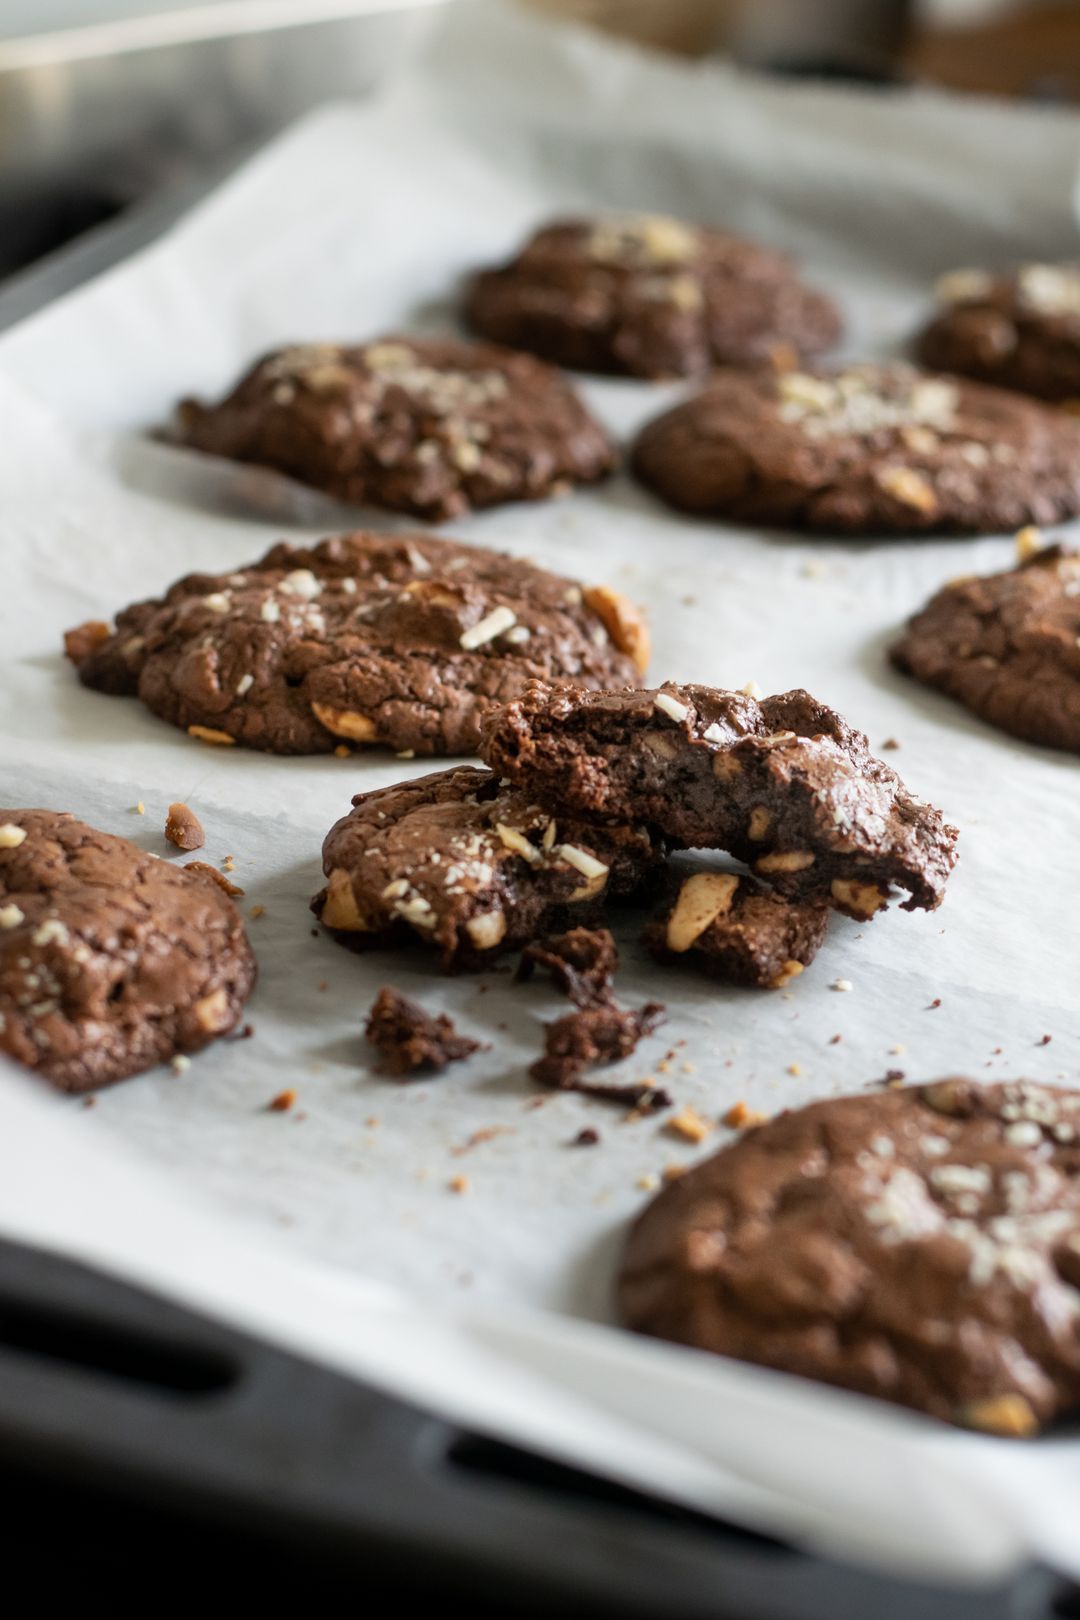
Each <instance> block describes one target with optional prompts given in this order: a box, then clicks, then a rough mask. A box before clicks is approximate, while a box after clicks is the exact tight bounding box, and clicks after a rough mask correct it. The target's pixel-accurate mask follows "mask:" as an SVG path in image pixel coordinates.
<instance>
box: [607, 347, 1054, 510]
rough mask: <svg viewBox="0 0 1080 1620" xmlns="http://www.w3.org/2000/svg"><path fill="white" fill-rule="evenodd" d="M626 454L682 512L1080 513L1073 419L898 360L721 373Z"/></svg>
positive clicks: (642, 476) (652, 424)
mask: <svg viewBox="0 0 1080 1620" xmlns="http://www.w3.org/2000/svg"><path fill="white" fill-rule="evenodd" d="M633 466H634V470H635V472H636V473H637V476H638V477H639V478H640V479H641V481H642V483H644V484H646V485H648V487H649V488H650V489H652V490H654V491H655V492H656V493H657V494H658V495H659V496H660V497H661V498H662V499H663V500H664V501H666V502H667V503H668V505H669V506H673V507H675V508H676V509H677V510H679V511H682V512H692V513H698V514H701V515H705V514H709V515H715V516H718V517H727V518H734V519H736V520H737V521H739V522H742V523H769V524H776V525H778V526H782V527H784V528H791V529H814V530H824V531H826V532H829V533H832V534H837V535H884V534H950V533H956V534H968V533H992V532H996V531H998V530H1005V529H1016V528H1019V527H1020V526H1021V525H1022V524H1025V523H1052V522H1056V521H1057V520H1058V519H1061V518H1066V517H1069V516H1071V515H1072V514H1073V513H1075V512H1077V511H1080V421H1076V420H1074V419H1072V418H1071V417H1069V416H1067V415H1066V414H1065V413H1064V412H1061V411H1055V410H1051V409H1050V408H1049V407H1048V406H1045V405H1040V404H1038V403H1036V402H1035V401H1034V400H1031V399H1024V398H1022V397H1021V396H1020V395H1018V394H1010V393H1007V392H1006V391H1005V390H1004V389H997V388H988V387H985V386H984V385H983V384H980V383H973V382H963V381H960V380H958V379H956V378H950V377H939V376H934V375H932V374H929V373H924V372H919V371H916V370H914V369H913V368H912V367H910V366H904V365H900V364H892V365H865V366H852V367H849V368H848V369H847V370H844V371H835V372H815V373H810V372H805V371H790V372H784V373H781V374H779V375H778V374H776V373H773V372H766V371H760V372H755V373H752V374H750V373H740V372H730V371H729V372H725V373H722V374H720V375H718V376H717V377H716V378H715V379H714V380H713V381H712V382H711V383H710V384H709V386H708V388H707V389H706V390H705V391H704V393H701V394H699V395H698V396H697V397H696V398H694V399H690V400H687V401H686V402H685V403H684V404H681V405H676V406H675V408H674V410H670V411H667V412H665V413H664V415H662V416H659V417H657V418H656V419H655V420H654V421H652V422H650V423H649V424H648V425H647V426H646V427H645V428H644V430H643V431H642V433H641V434H640V436H639V438H638V440H637V443H636V445H635V447H634V452H633Z"/></svg>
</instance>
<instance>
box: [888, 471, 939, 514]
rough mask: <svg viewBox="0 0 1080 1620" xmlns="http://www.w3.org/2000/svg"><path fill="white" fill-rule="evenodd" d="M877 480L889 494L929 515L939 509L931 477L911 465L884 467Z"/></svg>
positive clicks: (917, 510) (905, 504)
mask: <svg viewBox="0 0 1080 1620" xmlns="http://www.w3.org/2000/svg"><path fill="white" fill-rule="evenodd" d="M877 481H878V483H879V484H880V485H881V487H882V489H883V490H884V491H885V493H886V494H887V495H891V496H892V497H893V499H894V500H897V501H900V502H901V503H902V505H904V506H910V507H912V508H913V509H914V510H915V511H916V512H923V513H925V514H926V516H927V517H929V516H930V515H931V514H932V513H934V512H936V511H937V509H938V498H937V496H936V494H935V493H934V487H933V485H932V484H931V483H930V481H929V479H927V478H924V477H923V475H922V473H917V472H913V471H912V469H911V468H910V467H883V468H882V469H881V471H880V472H879V473H878V475H877Z"/></svg>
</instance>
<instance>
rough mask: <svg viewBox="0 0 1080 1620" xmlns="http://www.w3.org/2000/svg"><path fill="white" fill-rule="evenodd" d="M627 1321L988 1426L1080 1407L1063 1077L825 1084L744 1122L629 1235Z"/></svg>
mask: <svg viewBox="0 0 1080 1620" xmlns="http://www.w3.org/2000/svg"><path fill="white" fill-rule="evenodd" d="M619 1302H620V1307H621V1311H622V1315H623V1317H624V1319H625V1320H626V1322H627V1323H628V1324H629V1326H631V1327H633V1328H637V1329H639V1330H640V1331H642V1332H645V1333H651V1334H655V1335H656V1336H658V1337H660V1338H664V1339H674V1340H676V1341H678V1342H679V1343H681V1344H689V1345H694V1346H697V1347H698V1348H700V1349H704V1350H713V1351H716V1352H718V1353H719V1354H721V1355H728V1356H735V1357H737V1358H738V1359H740V1360H743V1361H754V1362H759V1363H761V1364H762V1365H764V1366H767V1367H775V1368H779V1369H780V1370H782V1371H784V1372H790V1373H798V1374H801V1375H802V1376H804V1377H807V1378H817V1379H821V1380H823V1381H824V1382H826V1383H829V1384H839V1385H842V1386H843V1387H844V1388H846V1389H852V1390H857V1391H859V1392H861V1393H862V1394H866V1395H878V1396H881V1397H883V1398H884V1399H886V1400H890V1401H896V1402H899V1403H901V1404H902V1405H904V1406H912V1407H917V1408H918V1409H920V1410H921V1411H924V1412H929V1413H931V1414H932V1415H934V1416H935V1417H941V1418H947V1419H950V1420H952V1421H954V1422H959V1423H966V1424H969V1425H971V1426H973V1427H975V1428H979V1429H984V1430H987V1431H989V1432H991V1433H1001V1434H1014V1435H1022V1434H1030V1433H1032V1432H1034V1430H1035V1429H1037V1428H1039V1427H1040V1426H1041V1425H1043V1424H1045V1423H1048V1422H1050V1421H1051V1420H1052V1419H1053V1418H1055V1417H1057V1416H1059V1415H1062V1414H1064V1413H1067V1412H1071V1411H1075V1410H1076V1409H1077V1408H1078V1407H1080V1095H1078V1094H1076V1093H1075V1092H1068V1091H1054V1090H1051V1089H1048V1088H1047V1087H1044V1086H1037V1085H1032V1084H1029V1083H1028V1082H1025V1081H1014V1082H1010V1083H1007V1084H1002V1085H992V1086H984V1087H981V1086H978V1085H976V1084H974V1083H973V1082H972V1081H968V1080H943V1081H938V1082H937V1083H936V1084H934V1085H929V1086H908V1087H904V1088H901V1089H897V1090H893V1091H886V1092H878V1093H874V1094H863V1095H861V1096H856V1097H839V1098H835V1099H831V1100H828V1101H826V1102H817V1103H812V1104H811V1105H810V1106H809V1107H808V1108H800V1109H799V1110H797V1112H794V1113H785V1114H781V1115H779V1116H778V1117H777V1118H776V1119H773V1120H771V1121H770V1122H769V1123H768V1124H766V1125H763V1126H761V1127H760V1128H758V1129H756V1130H752V1131H750V1132H748V1133H747V1134H746V1135H745V1136H743V1137H742V1138H741V1139H740V1140H739V1141H737V1142H735V1143H734V1144H733V1145H732V1146H730V1147H727V1148H725V1149H723V1150H722V1151H721V1152H720V1153H717V1154H716V1155H715V1156H714V1157H713V1158H710V1159H707V1160H706V1161H705V1162H704V1163H703V1164H699V1165H696V1166H695V1167H694V1168H693V1169H692V1170H690V1171H689V1172H688V1173H687V1174H686V1175H685V1176H682V1177H681V1178H680V1179H679V1180H677V1181H675V1182H672V1183H671V1184H670V1185H669V1186H667V1187H665V1189H664V1191H663V1192H662V1193H660V1195H659V1197H657V1198H656V1199H655V1200H654V1202H653V1203H652V1204H650V1206H649V1207H648V1208H647V1209H646V1210H645V1212H644V1214H643V1215H642V1216H641V1217H640V1219H639V1220H638V1222H637V1224H636V1225H635V1226H634V1228H633V1230H632V1231H631V1233H630V1238H629V1241H628V1243H627V1246H626V1251H625V1254H624V1257H623V1264H622V1273H621V1278H620V1283H619Z"/></svg>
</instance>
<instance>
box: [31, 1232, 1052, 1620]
mask: <svg viewBox="0 0 1080 1620" xmlns="http://www.w3.org/2000/svg"><path fill="white" fill-rule="evenodd" d="M0 1500H2V1501H3V1502H4V1504H5V1506H4V1517H3V1528H4V1549H5V1565H6V1569H5V1575H6V1580H7V1582H9V1583H11V1589H14V1590H20V1589H22V1590H31V1589H32V1590H33V1591H34V1594H35V1604H36V1605H40V1604H41V1602H42V1600H43V1599H44V1600H46V1601H47V1600H48V1599H49V1598H71V1597H72V1596H74V1595H76V1594H83V1595H84V1596H85V1595H88V1594H90V1593H92V1592H94V1591H96V1592H97V1593H98V1594H99V1595H102V1596H104V1595H105V1594H107V1593H109V1592H114V1593H118V1594H121V1596H124V1595H126V1598H127V1599H128V1600H130V1599H131V1598H132V1596H133V1594H136V1593H138V1592H143V1593H144V1594H145V1599H144V1601H145V1602H146V1603H149V1604H152V1605H153V1606H155V1607H156V1606H158V1605H159V1604H160V1603H161V1601H162V1600H167V1601H168V1606H170V1607H171V1606H173V1605H174V1604H178V1603H179V1602H184V1603H185V1604H187V1603H195V1602H197V1603H199V1605H200V1606H202V1605H204V1604H205V1603H206V1602H207V1601H210V1600H212V1599H214V1598H216V1597H219V1596H222V1595H224V1594H225V1593H226V1592H232V1591H236V1592H238V1593H242V1594H243V1595H244V1597H245V1600H246V1601H247V1602H249V1603H250V1602H254V1601H261V1600H263V1599H267V1598H273V1599H275V1600H277V1601H278V1602H285V1601H288V1602H290V1603H293V1602H296V1603H303V1604H304V1606H305V1610H306V1609H307V1608H309V1607H310V1605H311V1603H312V1602H313V1600H315V1599H317V1598H319V1597H334V1598H342V1597H344V1598H347V1599H349V1600H351V1601H352V1602H353V1603H356V1604H357V1605H362V1607H363V1609H364V1611H366V1612H368V1613H374V1614H376V1615H380V1616H381V1615H382V1614H385V1613H391V1612H394V1610H396V1609H397V1608H398V1606H400V1604H401V1603H403V1602H406V1601H408V1600H409V1599H425V1598H426V1599H431V1598H438V1599H440V1600H441V1601H443V1602H445V1601H447V1600H450V1601H458V1602H461V1603H462V1604H466V1603H467V1604H468V1611H469V1613H470V1614H472V1615H474V1616H484V1615H510V1614H513V1615H523V1616H529V1615H542V1614H555V1613H558V1614H560V1615H562V1614H571V1615H579V1614H580V1615H585V1616H597V1617H600V1616H614V1615H618V1616H620V1617H621V1620H639V1617H646V1616H649V1617H652V1616H663V1617H664V1620H699V1617H700V1620H704V1617H710V1620H914V1617H917V1620H1050V1617H1052V1616H1054V1617H1057V1620H1066V1617H1070V1620H1080V1590H1078V1589H1076V1588H1072V1589H1069V1588H1067V1587H1064V1586H1063V1585H1062V1583H1060V1582H1059V1581H1056V1580H1055V1579H1054V1578H1053V1577H1052V1576H1051V1575H1050V1574H1049V1573H1048V1572H1045V1571H1039V1570H1028V1571H1025V1572H1024V1573H1023V1575H1022V1576H1020V1577H1019V1578H1018V1579H1016V1580H1015V1581H1013V1582H1011V1583H1009V1584H1008V1585H1007V1586H1005V1587H1001V1588H997V1589H994V1590H985V1589H982V1590H979V1591H977V1592H971V1591H964V1590H958V1589H946V1588H938V1587H933V1586H930V1585H927V1584H924V1583H922V1582H920V1581H917V1580H906V1579H903V1578H899V1577H895V1576H894V1577H888V1578H886V1577H883V1576H880V1575H877V1574H875V1573H873V1572H871V1571H869V1570H866V1569H862V1568H849V1567H846V1566H844V1565H842V1564H840V1563H838V1562H834V1561H832V1560H830V1559H827V1558H817V1557H813V1556H811V1555H809V1554H806V1553H803V1552H800V1551H798V1550H796V1549H794V1548H791V1547H788V1546H785V1545H783V1544H781V1543H779V1542H776V1541H773V1540H771V1539H769V1538H768V1537H764V1536H759V1535H756V1534H754V1533H752V1532H748V1531H745V1530H741V1529H739V1528H737V1527H735V1526H732V1525H727V1524H723V1523H719V1522H717V1521H716V1520H713V1519H711V1518H708V1517H706V1516H705V1515H702V1514H697V1513H694V1512H690V1511H687V1510H684V1509H681V1508H675V1507H672V1506H669V1505H666V1504H664V1503H662V1502H659V1501H656V1500H653V1499H652V1498H650V1497H648V1496H646V1495H644V1494H642V1493H639V1492H637V1491H633V1490H629V1489H626V1488H624V1487H621V1486H618V1485H614V1484H609V1483H606V1482H604V1481H602V1480H600V1479H597V1478H594V1477H593V1476H591V1475H588V1474H586V1473H582V1472H580V1471H578V1470H577V1469H574V1468H570V1467H566V1466H563V1465H560V1464H556V1463H552V1462H549V1461H545V1460H542V1459H540V1458H539V1457H534V1456H531V1455H529V1454H527V1453H525V1452H523V1451H520V1450H518V1449H516V1448H515V1447H513V1446H509V1445H505V1444H502V1443H500V1442H497V1441H494V1440H491V1439H487V1438H484V1437H482V1436H479V1435H475V1434H470V1433H466V1432H464V1431H462V1430H460V1429H458V1428H456V1427H454V1426H452V1425H450V1424H447V1423H445V1422H443V1421H442V1420H441V1419H439V1418H437V1417H435V1416H434V1415H432V1414H431V1413H428V1412H424V1411H421V1410H419V1409H418V1408H416V1407H414V1406H411V1405H408V1404H406V1403H405V1402H402V1401H399V1400H397V1399H394V1398H391V1397H389V1396H387V1395H385V1394H382V1393H380V1392H377V1391H375V1390H372V1389H370V1388H367V1387H365V1386H364V1385H363V1384H360V1383H357V1382H354V1381H353V1380H351V1379H349V1378H346V1377H343V1376H341V1375H339V1374H337V1373H335V1372H331V1371H328V1370H326V1369H325V1368H323V1367H320V1366H318V1365H316V1364H314V1363H312V1362H309V1361H306V1360H303V1359H300V1358H299V1357H296V1356H293V1355H291V1354H288V1353H286V1352H284V1351H282V1350H279V1349H276V1348H273V1347H271V1346H270V1345H268V1344H264V1343H260V1342H258V1341H256V1340H255V1339H252V1338H249V1337H247V1336H246V1335H244V1334H242V1333H237V1332H234V1331H233V1330H232V1329H231V1328H227V1327H223V1326H221V1325H220V1324H218V1323H216V1322H213V1321H210V1320H208V1319H206V1318H203V1317H201V1316H199V1315H196V1314H194V1313H192V1312H189V1311H187V1310H185V1309H182V1308H180V1307H178V1306H176V1305H174V1304H172V1303H169V1302H167V1301H165V1300H163V1299H161V1298H158V1297H156V1296H153V1295H151V1294H148V1293H145V1292H142V1291H141V1290H137V1289H134V1288H132V1287H130V1286H128V1285H127V1284H125V1283H120V1282H117V1281H116V1280H115V1279H113V1278H110V1277H107V1276H105V1275H103V1274H101V1273H98V1272H95V1271H91V1270H89V1269H87V1268H86V1267H84V1266H82V1265H79V1264H76V1263H74V1262H72V1261H70V1260H67V1259H64V1258H61V1257H59V1256H57V1255H55V1254H51V1253H45V1252H44V1251H41V1250H35V1249H31V1248H27V1247H25V1246H22V1245H18V1244H13V1243H9V1242H5V1241H3V1240H0ZM20 1576H21V1577H23V1579H22V1581H20ZM27 1580H30V1581H32V1582H33V1586H32V1588H29V1587H27V1586H26V1585H25V1582H26V1581H27ZM373 1605H374V1607H373ZM391 1605H393V1609H391ZM119 1606H120V1607H121V1610H123V1608H124V1607H125V1603H123V1602H121V1603H120V1605H119Z"/></svg>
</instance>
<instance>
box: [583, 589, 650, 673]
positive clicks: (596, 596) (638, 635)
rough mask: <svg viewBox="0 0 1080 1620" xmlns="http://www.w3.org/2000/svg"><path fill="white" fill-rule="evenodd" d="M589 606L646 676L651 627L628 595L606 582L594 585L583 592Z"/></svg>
mask: <svg viewBox="0 0 1080 1620" xmlns="http://www.w3.org/2000/svg"><path fill="white" fill-rule="evenodd" d="M583 595H584V600H585V606H586V607H587V608H591V610H592V611H593V613H595V614H596V616H597V617H598V618H599V620H600V622H601V623H602V624H603V626H604V628H605V630H606V631H607V633H608V635H609V636H610V637H611V639H612V641H613V642H614V643H615V645H616V647H618V649H619V651H620V652H623V653H625V654H626V655H627V657H628V658H632V659H633V661H634V667H635V668H636V669H637V670H638V672H639V673H640V674H642V675H644V673H645V671H646V669H647V668H648V667H649V652H650V646H649V627H648V625H647V624H646V623H645V619H644V617H643V616H642V614H640V613H639V612H638V610H637V608H636V607H635V606H634V605H633V603H632V602H628V601H627V599H626V597H625V596H622V595H621V594H620V593H619V592H618V591H613V590H611V589H609V587H608V586H606V585H592V586H590V587H589V589H588V590H587V591H585V592H584V593H583Z"/></svg>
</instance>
